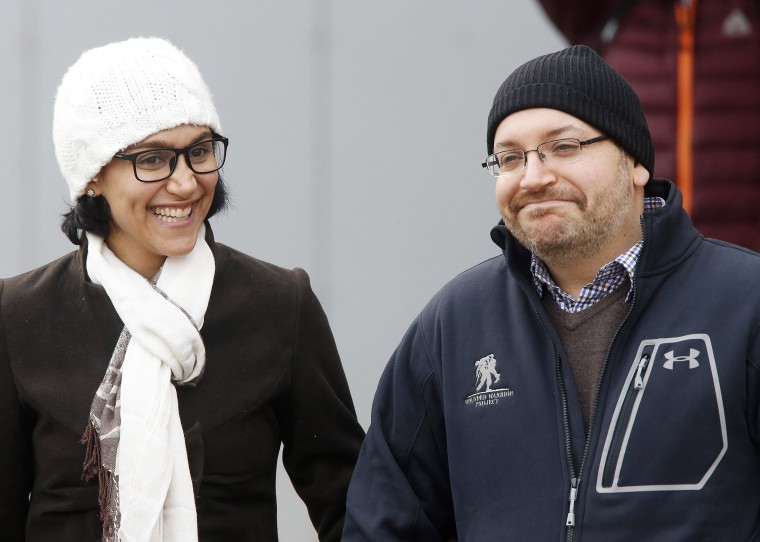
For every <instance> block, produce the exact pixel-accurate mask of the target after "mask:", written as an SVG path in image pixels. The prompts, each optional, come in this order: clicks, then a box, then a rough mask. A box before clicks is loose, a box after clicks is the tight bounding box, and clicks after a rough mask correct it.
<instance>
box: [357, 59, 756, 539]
mask: <svg viewBox="0 0 760 542" xmlns="http://www.w3.org/2000/svg"><path fill="white" fill-rule="evenodd" d="M487 140H488V152H489V153H491V155H490V156H489V157H488V158H487V160H486V162H485V163H484V166H485V167H487V168H488V169H489V170H490V171H491V172H492V173H494V174H495V175H496V197H497V201H498V206H499V210H500V212H501V215H502V217H503V221H502V222H501V223H500V224H499V225H498V226H496V227H495V228H494V230H493V231H492V233H491V236H492V238H493V240H494V241H495V242H496V243H497V244H498V245H499V246H500V247H501V248H502V249H503V256H498V257H496V258H493V259H490V260H487V261H485V262H483V263H481V264H480V265H477V266H475V267H474V268H472V269H470V270H468V271H466V272H464V273H462V274H461V275H459V276H458V277H457V278H455V279H454V280H453V281H452V282H450V283H449V284H448V285H447V286H445V287H444V288H443V289H442V290H441V291H440V292H439V293H438V294H437V295H436V296H435V297H434V298H433V300H432V301H431V302H430V303H429V304H428V306H427V307H426V308H425V309H424V310H423V311H422V313H421V314H420V316H419V317H418V318H417V320H416V321H415V322H414V323H413V324H412V326H411V327H410V329H409V331H408V332H407V334H406V336H405V337H404V339H403V340H402V342H401V344H400V346H399V347H398V349H397V350H396V352H395V353H394V355H393V357H392V358H391V360H390V362H389V364H388V367H387V368H386V370H385V372H384V374H383V377H382V379H381V382H380V385H379V388H378V392H377V396H376V398H375V404H374V407H373V413H372V424H371V426H370V429H369V433H368V435H367V439H366V441H365V444H364V447H363V449H362V452H361V455H360V458H359V462H358V464H357V467H356V470H355V471H354V477H353V480H352V483H351V487H350V488H349V496H348V511H347V519H346V526H345V530H344V538H343V540H344V541H348V542H357V541H366V540H373V541H381V542H392V541H401V540H403V541H443V540H459V541H474V542H483V541H492V540H493V541H513V540H514V541H520V542H524V541H547V540H576V541H577V540H583V541H584V542H614V541H631V540H652V541H657V542H663V541H666V542H670V541H695V540H711V541H725V542H729V541H730V542H737V541H745V540H757V539H758V537H760V490H758V488H760V419H759V418H760V288H758V287H757V286H758V283H759V282H760V256H758V255H757V254H755V253H753V252H750V251H748V250H745V249H742V248H739V247H736V246H733V245H730V244H727V243H725V242H721V241H714V240H709V239H705V238H703V237H702V236H700V235H699V234H698V233H697V231H696V230H695V229H694V228H693V226H692V224H691V222H690V220H689V218H688V215H687V214H686V213H685V212H684V210H683V209H682V206H681V201H682V199H681V194H680V192H679V191H678V190H677V188H676V187H675V186H674V185H673V183H671V182H670V181H666V180H662V179H651V178H650V177H651V173H652V170H653V166H654V151H653V147H652V141H651V138H650V135H649V130H648V128H647V124H646V120H645V118H644V114H643V111H642V108H641V105H640V103H639V100H638V98H637V97H636V95H635V93H634V92H633V90H632V89H631V87H630V86H629V85H628V83H627V82H626V81H625V80H624V79H623V78H622V77H621V76H620V75H619V74H618V73H617V72H615V71H614V70H613V69H612V68H611V67H610V66H609V65H608V64H607V63H606V62H605V61H604V60H602V59H601V57H599V56H598V55H597V54H596V53H595V52H594V51H593V50H592V49H590V48H588V47H586V46H575V47H571V48H568V49H565V50H562V51H559V52H557V53H553V54H549V55H546V56H542V57H539V58H537V59H534V60H532V61H530V62H528V63H526V64H524V65H523V66H521V67H519V68H518V69H517V70H516V71H515V72H514V73H512V75H510V76H509V78H507V80H506V81H505V82H504V84H503V85H502V86H501V88H500V89H499V91H498V93H497V94H496V98H495V99H494V103H493V107H492V109H491V112H490V115H489V118H488V132H487ZM488 356H492V358H493V360H494V363H493V370H494V372H497V373H498V375H499V378H498V380H497V379H494V380H493V381H492V383H491V386H490V389H489V387H485V389H484V388H483V387H480V388H478V387H477V386H478V382H479V380H478V375H477V374H473V373H477V371H478V367H479V366H478V363H482V360H483V359H484V358H487V357H488ZM489 359H490V358H489Z"/></svg>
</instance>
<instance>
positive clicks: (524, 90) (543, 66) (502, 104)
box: [486, 45, 654, 175]
mask: <svg viewBox="0 0 760 542" xmlns="http://www.w3.org/2000/svg"><path fill="white" fill-rule="evenodd" d="M533 107H547V108H550V109H557V110H559V111H563V112H565V113H568V114H569V115H572V116H574V117H576V118H578V119H580V120H582V121H584V122H586V123H588V124H590V125H592V126H594V127H595V128H597V129H598V130H600V131H601V132H602V133H603V134H605V135H607V136H609V137H611V138H612V139H613V140H614V141H615V142H616V143H617V144H618V145H620V146H621V147H622V148H623V149H625V150H626V151H627V152H628V153H629V154H630V155H631V156H633V157H634V158H635V159H636V161H638V162H640V163H641V164H642V165H643V166H644V167H645V168H646V169H647V170H648V171H649V174H650V175H651V174H652V172H653V169H654V146H653V145H652V136H651V135H650V134H649V127H648V126H647V121H646V117H645V116H644V110H643V108H642V107H641V102H640V101H639V97H638V96H637V95H636V92H634V90H633V88H632V87H631V85H630V84H628V82H627V81H626V80H625V79H623V77H622V76H621V75H620V74H619V73H618V72H616V71H615V70H614V69H612V67H611V66H610V65H609V64H607V62H605V61H604V60H603V59H602V57H600V56H599V55H598V54H597V53H596V52H595V51H594V50H593V49H591V48H590V47H587V46H585V45H574V46H572V47H568V48H566V49H563V50H561V51H557V52H555V53H551V54H548V55H544V56H540V57H538V58H535V59H533V60H531V61H529V62H526V63H525V64H523V65H522V66H520V67H519V68H517V69H516V70H515V71H514V72H512V74H511V75H510V76H509V77H507V79H506V81H504V83H502V85H501V87H500V88H499V91H498V92H497V93H496V96H495V97H494V100H493V106H492V107H491V112H490V113H489V115H488V132H487V136H486V137H487V143H488V152H489V154H490V153H492V152H493V145H494V136H495V134H496V129H497V128H498V126H499V124H500V123H501V121H502V120H504V119H505V118H506V117H507V116H509V115H511V114H512V113H515V112H517V111H521V110H523V109H530V108H533Z"/></svg>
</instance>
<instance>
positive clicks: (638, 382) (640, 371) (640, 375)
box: [633, 354, 649, 390]
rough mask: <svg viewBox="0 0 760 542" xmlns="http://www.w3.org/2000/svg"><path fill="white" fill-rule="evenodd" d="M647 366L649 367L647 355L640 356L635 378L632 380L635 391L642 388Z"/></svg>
mask: <svg viewBox="0 0 760 542" xmlns="http://www.w3.org/2000/svg"><path fill="white" fill-rule="evenodd" d="M647 365H649V354H644V355H643V356H641V361H639V366H638V368H637V369H636V378H635V379H634V380H633V387H634V388H635V389H637V390H640V389H641V388H643V387H644V372H645V371H646V369H647Z"/></svg>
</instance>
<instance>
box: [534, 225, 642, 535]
mask: <svg viewBox="0 0 760 542" xmlns="http://www.w3.org/2000/svg"><path fill="white" fill-rule="evenodd" d="M642 222H643V221H642ZM642 229H643V224H642ZM631 288H632V296H631V308H630V309H629V310H628V314H626V315H625V318H624V319H623V321H622V322H621V324H620V326H619V327H618V328H617V330H616V331H615V334H614V335H613V336H612V341H611V342H610V348H609V350H607V355H606V356H605V358H604V363H603V364H602V371H601V373H600V374H599V382H598V383H597V385H596V391H595V393H594V405H593V407H592V408H591V418H590V419H589V424H588V432H587V434H586V439H585V443H584V445H583V455H581V464H580V468H579V469H578V470H577V472H576V469H575V461H574V459H573V450H572V439H571V436H570V417H569V414H568V406H567V391H566V389H565V381H564V379H563V378H562V363H561V362H562V360H561V357H560V356H559V355H557V378H558V379H559V389H560V396H561V400H562V418H563V427H564V429H565V455H566V457H567V462H568V469H569V471H570V492H569V496H568V500H569V501H570V506H569V510H568V513H567V518H566V520H565V525H566V527H567V536H566V538H565V540H566V542H573V539H574V538H575V510H576V507H577V504H578V491H579V489H580V484H581V480H582V475H583V469H584V467H585V465H586V456H587V455H588V449H589V443H590V442H591V432H592V430H593V428H594V422H595V420H596V409H597V403H598V402H599V390H601V388H602V383H603V382H604V378H605V376H606V374H607V362H608V361H609V359H610V352H611V351H612V345H613V344H615V340H616V339H617V336H618V335H619V334H620V330H621V329H623V326H625V323H626V322H627V321H628V318H629V317H630V316H631V313H632V312H633V306H634V304H635V302H636V284H635V283H634V284H632V286H631ZM542 321H543V320H542ZM544 325H546V324H544Z"/></svg>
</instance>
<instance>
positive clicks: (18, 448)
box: [0, 281, 33, 542]
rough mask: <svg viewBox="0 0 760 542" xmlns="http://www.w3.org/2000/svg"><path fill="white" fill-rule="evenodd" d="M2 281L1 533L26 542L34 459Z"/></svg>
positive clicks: (0, 286)
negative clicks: (8, 330) (9, 336)
mask: <svg viewBox="0 0 760 542" xmlns="http://www.w3.org/2000/svg"><path fill="white" fill-rule="evenodd" d="M3 287H4V283H3V282H2V281H0V473H2V476H0V533H2V536H0V538H2V539H3V540H4V541H7V542H15V541H23V540H25V534H24V532H25V525H26V517H27V513H28V509H29V492H30V491H31V485H32V472H33V471H32V469H33V464H32V461H33V456H32V449H31V445H30V436H29V429H28V426H29V424H28V422H27V416H26V414H25V411H24V409H23V407H22V405H21V402H20V400H19V396H18V391H17V390H16V386H15V384H14V380H13V373H12V371H11V368H10V359H9V354H8V345H7V341H6V336H5V325H4V322H3V315H2V307H3V304H2V299H3V293H4V292H3Z"/></svg>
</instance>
